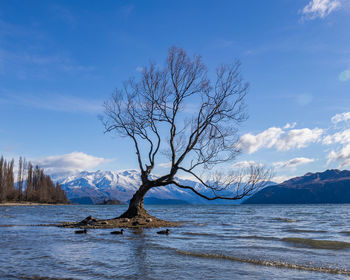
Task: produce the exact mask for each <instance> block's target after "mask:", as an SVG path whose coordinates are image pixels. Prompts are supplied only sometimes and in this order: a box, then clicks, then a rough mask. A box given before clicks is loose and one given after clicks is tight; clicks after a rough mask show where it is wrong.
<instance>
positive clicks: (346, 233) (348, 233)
mask: <svg viewBox="0 0 350 280" xmlns="http://www.w3.org/2000/svg"><path fill="white" fill-rule="evenodd" d="M340 233H342V234H345V235H349V236H350V231H348V230H344V231H341V232H340Z"/></svg>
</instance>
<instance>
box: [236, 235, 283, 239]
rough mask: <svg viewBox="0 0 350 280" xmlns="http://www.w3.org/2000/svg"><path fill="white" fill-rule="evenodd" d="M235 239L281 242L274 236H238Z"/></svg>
mask: <svg viewBox="0 0 350 280" xmlns="http://www.w3.org/2000/svg"><path fill="white" fill-rule="evenodd" d="M234 238H238V239H258V240H280V239H279V238H277V237H272V236H259V235H236V236H234Z"/></svg>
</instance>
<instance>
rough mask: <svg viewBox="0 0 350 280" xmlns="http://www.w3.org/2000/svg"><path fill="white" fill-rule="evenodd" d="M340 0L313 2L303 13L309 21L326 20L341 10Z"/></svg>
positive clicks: (316, 0) (313, 0)
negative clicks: (332, 13) (335, 11)
mask: <svg viewBox="0 0 350 280" xmlns="http://www.w3.org/2000/svg"><path fill="white" fill-rule="evenodd" d="M340 6H341V3H340V1H339V0H311V1H310V2H309V3H308V4H307V5H306V6H305V7H304V8H303V9H302V11H301V13H302V14H303V15H304V16H305V17H306V18H307V19H316V18H324V17H326V16H328V15H329V14H330V13H331V12H333V11H334V10H336V9H338V8H340Z"/></svg>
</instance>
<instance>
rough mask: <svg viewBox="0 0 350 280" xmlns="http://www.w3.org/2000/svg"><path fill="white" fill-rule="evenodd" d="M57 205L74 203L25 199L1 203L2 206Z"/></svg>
mask: <svg viewBox="0 0 350 280" xmlns="http://www.w3.org/2000/svg"><path fill="white" fill-rule="evenodd" d="M46 205H50V206H55V205H72V204H64V203H56V204H55V203H40V202H30V201H23V202H4V203H0V207H1V206H46Z"/></svg>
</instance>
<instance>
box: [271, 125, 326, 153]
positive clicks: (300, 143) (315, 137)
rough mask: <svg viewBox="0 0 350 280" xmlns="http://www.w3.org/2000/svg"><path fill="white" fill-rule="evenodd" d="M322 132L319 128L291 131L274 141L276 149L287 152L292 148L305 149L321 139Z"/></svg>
mask: <svg viewBox="0 0 350 280" xmlns="http://www.w3.org/2000/svg"><path fill="white" fill-rule="evenodd" d="M322 134H323V130H322V129H320V128H314V129H310V128H302V129H292V130H290V131H288V133H287V134H285V135H284V136H283V137H281V138H280V139H278V141H276V144H275V146H276V148H277V150H279V151H288V150H290V149H293V148H297V149H300V148H305V147H307V146H308V145H309V144H311V143H317V142H319V141H320V139H321V135H322Z"/></svg>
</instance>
